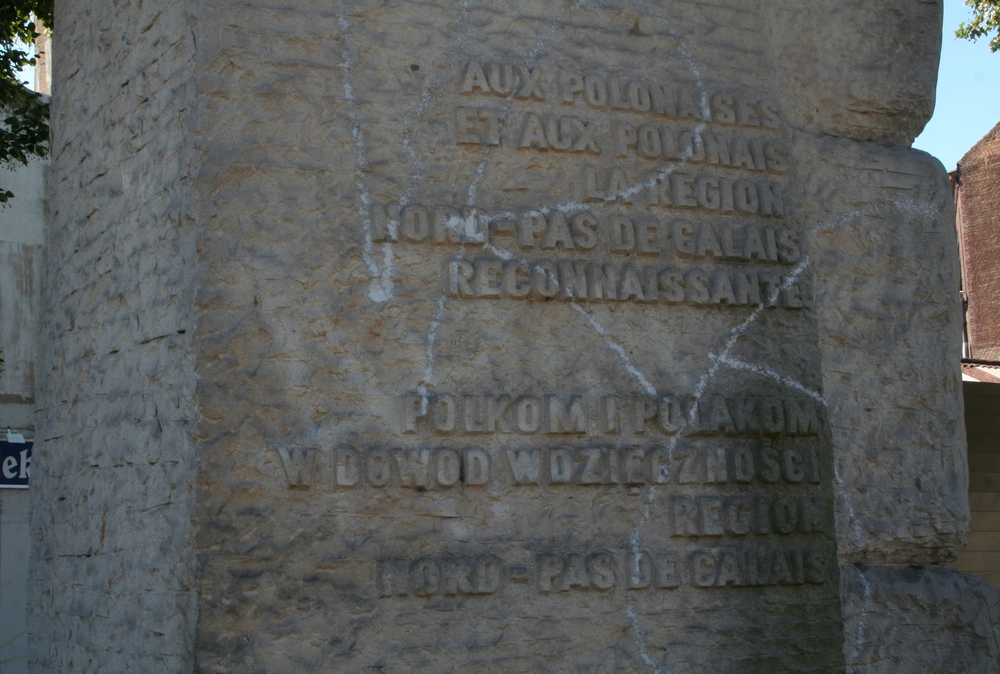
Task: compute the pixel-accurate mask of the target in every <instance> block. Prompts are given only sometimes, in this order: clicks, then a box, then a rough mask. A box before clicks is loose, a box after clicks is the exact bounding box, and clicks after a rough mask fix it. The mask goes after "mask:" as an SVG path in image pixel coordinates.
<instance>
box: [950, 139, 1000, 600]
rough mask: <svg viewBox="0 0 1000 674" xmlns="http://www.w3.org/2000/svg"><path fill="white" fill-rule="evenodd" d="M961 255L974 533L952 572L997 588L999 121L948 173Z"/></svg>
mask: <svg viewBox="0 0 1000 674" xmlns="http://www.w3.org/2000/svg"><path fill="white" fill-rule="evenodd" d="M951 179H952V189H953V192H954V195H955V207H956V208H955V211H956V212H955V225H956V227H957V228H958V241H959V247H960V250H961V256H962V294H963V297H964V299H965V305H966V316H965V335H964V337H965V339H964V353H963V354H962V355H963V356H964V358H963V359H962V379H963V380H964V381H963V383H962V387H963V393H964V395H965V430H966V437H967V439H968V448H969V450H968V451H969V453H968V458H969V509H970V511H971V516H972V522H971V528H972V534H971V536H970V538H969V544H968V545H967V546H966V547H965V550H963V551H962V554H961V555H960V556H959V558H958V560H957V561H956V562H955V564H954V568H955V569H956V570H958V571H962V572H965V573H969V574H972V575H975V576H979V577H980V578H983V579H984V580H986V581H988V582H990V583H992V584H993V586H994V587H996V588H1000V362H997V361H1000V124H997V125H996V126H995V127H993V129H992V130H991V131H990V132H989V133H987V134H986V135H985V136H983V137H982V139H980V141H979V142H978V143H976V144H975V145H973V146H972V148H971V149H970V150H969V151H968V152H966V153H965V156H964V157H962V159H961V160H960V161H959V163H958V168H957V169H956V170H955V171H954V172H953V173H952V174H951Z"/></svg>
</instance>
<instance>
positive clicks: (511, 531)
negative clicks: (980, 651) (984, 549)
mask: <svg viewBox="0 0 1000 674" xmlns="http://www.w3.org/2000/svg"><path fill="white" fill-rule="evenodd" d="M67 4H71V3H67ZM117 9H118V11H119V12H135V13H136V16H135V18H134V19H133V20H131V21H129V22H128V26H129V28H128V29H126V30H125V31H124V32H123V33H119V32H111V33H108V32H107V31H103V32H102V31H101V30H100V29H99V27H100V26H102V23H104V22H105V20H104V18H103V17H97V16H92V15H90V14H88V13H89V12H93V11H94V10H91V9H84V8H82V6H81V8H72V9H67V10H65V11H66V16H69V17H70V18H74V14H73V12H76V13H77V17H76V19H77V23H79V27H75V28H74V29H73V30H72V31H70V30H69V29H67V30H68V35H69V36H70V37H72V36H78V37H75V38H73V39H76V40H78V42H73V41H72V40H71V41H70V42H69V44H68V45H67V47H66V50H68V51H70V52H72V53H74V54H82V53H104V54H106V55H105V56H104V57H103V58H104V59H105V61H106V62H107V63H110V64H112V65H110V66H107V67H99V65H100V64H103V63H104V61H101V59H98V58H93V59H86V60H83V61H81V63H80V65H79V67H78V68H77V67H68V66H65V67H64V68H63V69H60V65H59V63H58V62H57V64H56V73H55V81H56V96H57V98H58V96H59V95H60V89H59V87H60V86H61V87H63V88H64V89H63V91H64V92H65V94H66V95H70V94H71V93H75V92H78V95H79V97H80V99H81V100H84V101H85V102H87V103H88V105H86V106H84V107H85V108H86V109H88V110H90V109H93V110H94V111H95V112H94V114H93V115H85V116H84V119H85V120H86V121H80V119H79V118H75V119H70V118H68V117H67V115H66V113H65V112H63V110H68V109H66V108H60V109H59V110H58V111H57V115H56V120H57V125H61V126H62V129H63V130H62V131H60V132H59V133H61V134H62V135H59V136H58V137H57V142H56V148H57V154H56V163H57V166H58V169H57V171H56V174H55V178H54V181H53V183H54V192H55V194H57V195H60V197H59V198H60V199H62V201H59V200H58V199H57V207H56V209H55V211H56V213H55V216H54V217H55V221H56V223H57V230H56V231H57V232H58V236H56V237H54V239H53V242H54V243H53V245H54V250H55V251H56V252H57V256H58V257H57V259H56V264H55V265H54V268H55V269H57V270H58V272H57V273H55V274H54V275H53V276H51V277H50V278H49V280H48V282H47V285H46V287H47V289H48V291H47V292H48V295H47V303H48V304H47V306H48V311H49V317H48V321H49V322H48V324H47V326H48V332H47V333H46V339H47V340H48V341H51V342H52V344H53V348H52V350H51V355H50V356H49V360H47V361H46V365H45V367H43V368H42V369H41V371H42V372H43V376H44V377H45V379H44V380H43V390H45V391H46V394H45V396H44V397H43V399H42V400H43V402H42V415H41V417H40V420H41V426H40V428H41V432H42V437H43V443H42V447H43V451H46V452H50V453H51V454H50V455H47V456H51V458H48V459H46V460H47V462H48V464H49V465H48V466H47V467H46V468H45V469H44V471H43V473H42V480H41V484H42V489H41V490H40V493H42V494H45V496H46V498H48V499H49V500H50V501H51V503H52V504H54V505H52V506H49V507H48V509H47V510H45V511H43V513H42V514H40V515H39V516H38V520H37V522H38V526H37V527H36V529H37V531H38V532H39V533H38V539H37V541H36V546H37V550H38V552H36V554H35V556H36V559H38V560H44V561H45V562H46V565H45V568H44V569H42V570H40V571H38V572H37V574H36V580H35V581H34V583H33V588H34V591H35V592H36V597H37V608H36V609H35V616H34V620H35V625H37V627H36V628H35V640H36V642H37V643H38V644H39V646H38V647H39V649H40V650H39V654H38V655H37V657H36V662H37V663H38V664H39V666H40V667H42V668H48V669H49V670H52V671H55V670H58V669H59V668H60V667H62V668H63V669H65V668H67V666H68V665H69V663H71V662H72V663H73V665H72V666H74V667H75V666H78V664H77V663H80V662H84V661H85V660H86V661H88V662H91V663H94V664H93V665H92V668H93V669H98V668H100V667H104V668H105V669H109V670H113V671H118V670H120V669H124V667H125V666H126V665H129V666H135V667H137V668H141V667H142V665H141V664H137V663H139V662H140V660H141V658H143V657H149V654H150V653H151V652H152V649H153V648H154V647H159V645H158V644H157V643H156V642H157V639H159V638H160V637H157V636H156V635H157V634H160V635H164V636H163V637H162V638H163V640H164V642H165V643H169V647H163V648H165V649H166V650H164V651H163V652H167V653H169V655H168V656H165V658H167V664H168V668H171V669H173V668H176V669H181V670H184V669H185V668H186V669H187V670H190V669H192V668H193V669H194V671H198V672H231V671H282V672H299V671H302V672H306V671H328V670H334V671H345V672H356V671H358V672H360V671H369V670H371V669H383V670H387V671H421V672H438V671H441V672H445V671H448V672H452V671H475V672H490V671H497V672H500V671H502V672H543V671H547V672H556V671H585V672H610V671H636V672H639V671H651V672H733V671H747V672H773V671H799V672H841V671H844V668H845V660H844V658H845V652H847V653H848V656H849V657H850V658H854V659H857V658H858V657H860V656H859V655H856V654H852V652H848V651H845V646H844V644H845V632H844V623H843V621H842V619H841V615H842V605H847V604H850V602H852V601H854V598H853V596H852V595H850V594H849V592H850V590H849V589H848V590H845V587H847V586H845V585H844V584H843V583H842V582H841V578H840V569H841V563H844V562H875V563H905V562H911V561H918V562H929V561H947V560H950V559H952V558H953V557H954V555H955V553H956V551H957V549H958V547H959V546H960V545H961V543H962V540H963V535H965V534H964V531H965V530H966V529H967V527H968V512H967V510H968V508H967V504H966V501H965V496H964V488H965V483H964V480H965V477H964V475H965V467H964V463H963V461H964V459H963V458H962V455H961V446H960V444H958V441H957V440H955V439H954V438H956V437H959V436H960V433H961V422H960V419H961V400H960V397H959V394H960V391H959V389H958V387H957V381H958V372H957V370H958V368H957V363H956V364H955V365H954V366H953V365H952V364H951V363H950V360H949V358H948V355H947V354H948V352H949V349H951V350H952V351H953V350H954V349H952V346H953V342H954V341H955V340H954V339H953V337H957V335H958V334H959V332H958V330H959V325H960V318H959V316H958V312H957V308H956V306H957V305H956V303H955V299H956V298H955V297H954V294H953V292H952V289H953V287H954V285H955V281H956V278H957V277H956V272H955V266H954V260H953V258H954V251H953V250H952V248H953V247H954V235H953V234H951V233H949V231H948V230H947V227H946V226H945V225H946V219H947V217H948V214H949V212H950V208H951V203H950V200H949V197H948V194H947V190H946V189H945V185H946V182H945V180H944V179H943V172H942V170H941V167H940V165H939V164H938V163H936V162H934V161H931V160H929V159H928V158H927V157H926V156H925V155H922V154H921V153H917V152H914V151H911V150H909V149H906V148H904V147H900V146H893V145H886V144H884V143H903V144H905V143H908V142H909V141H910V140H911V139H912V138H913V137H914V136H915V135H916V133H918V132H919V130H920V127H921V126H922V125H923V123H924V122H925V121H926V119H927V117H928V116H929V114H930V110H931V107H932V94H933V85H934V76H933V70H934V66H935V65H936V60H937V39H938V32H937V31H938V30H939V26H940V9H941V8H940V3H938V2H919V3H913V2H902V0H893V1H883V2H875V3H860V2H852V3H840V4H838V6H837V8H835V9H831V8H830V7H829V3H820V2H805V3H803V2H800V1H798V2H792V1H791V0H788V1H780V2H770V3H766V6H763V4H762V3H752V2H747V1H742V0H726V1H724V2H718V3H713V4H711V5H707V4H705V3H703V2H690V1H677V2H656V3H649V2H635V3H626V2H605V3H593V2H566V3H551V2H489V3H463V4H461V5H454V4H453V3H443V2H404V1H395V2H382V1H381V0H380V1H377V2H376V1H367V0H366V1H362V2H352V3H346V4H340V5H331V4H330V3H320V2H306V1H304V0H303V1H300V2H295V3H286V4H281V5H267V6H262V5H258V4H248V3H242V2H234V1H230V0H205V1H203V2H198V3H192V5H191V6H190V7H188V6H176V7H175V6H170V7H169V8H167V7H166V6H163V7H161V6H159V5H150V4H143V5H142V6H141V8H140V7H139V5H135V6H133V5H129V4H122V5H120V6H119V7H118V8H117ZM161 10H162V11H161ZM188 10H190V12H191V14H190V15H189V14H188V13H187V12H188ZM108 11H109V12H110V10H108ZM109 16H110V14H109ZM145 17H148V18H145ZM147 26H150V27H149V28H147ZM193 30H196V31H197V39H196V41H195V40H194V38H193V37H192V31H193ZM129 31H134V33H133V32H129ZM56 35H57V39H62V38H60V37H59V35H60V33H59V32H58V31H57V33H56ZM107 35H116V36H118V35H121V36H123V37H122V38H121V39H122V42H123V43H126V44H129V50H128V56H127V57H126V58H124V59H121V58H119V59H118V60H115V58H117V57H112V55H113V54H119V53H120V45H119V44H118V43H115V42H111V43H109V42H107V40H108V38H107ZM100 36H103V37H100ZM66 39H69V38H66ZM117 39H118V38H117V37H116V38H115V40H117ZM87 40H91V41H93V42H94V45H96V46H97V47H102V48H103V52H101V49H95V48H94V46H92V45H91V44H90V43H89V42H87ZM101 40H104V41H105V42H101ZM195 44H197V52H196V53H195V49H194V45H195ZM73 45H76V46H78V47H79V48H77V49H72V46H73ZM890 45H891V46H890ZM61 51H62V50H60V48H59V46H58V45H56V53H61ZM80 58H82V57H80ZM192 64H193V65H192ZM192 68H193V71H192ZM96 73H100V75H99V76H100V77H101V78H105V79H106V82H107V83H106V85H105V87H98V86H93V85H94V82H95V80H94V76H97V75H96ZM83 74H87V75H88V77H86V78H84V77H83V76H82V75H83ZM92 75H93V76H92ZM101 81H105V80H101ZM84 82H86V83H89V84H90V85H91V86H89V87H85V86H84ZM112 82H114V86H115V87H118V88H117V89H114V91H116V92H117V91H119V90H121V91H124V92H126V93H125V95H124V96H122V100H120V101H119V99H118V98H115V99H114V100H113V101H108V100H105V99H106V98H107V90H108V89H109V88H110V87H111V83H112ZM126 82H128V83H129V84H128V85H127V86H124V87H122V86H121V85H122V84H124V83H126ZM859 82H860V83H861V84H858V83H859ZM74 87H75V88H74ZM144 92H148V93H144ZM101 95H104V96H105V99H100V96H101ZM117 95H118V94H116V96H117ZM88 96H89V97H91V98H88ZM129 97H134V98H133V99H132V100H131V101H129V102H127V101H126V100H125V99H127V98H129ZM66 100H70V99H66ZM90 101H94V103H95V105H94V107H93V108H91V107H90V105H89V102H90ZM98 102H100V103H102V104H98ZM64 105H66V104H64ZM191 110H196V112H195V113H194V114H192V113H191ZM111 122H115V124H114V125H112V124H111ZM126 129H127V130H128V131H127V132H126ZM135 133H139V134H142V133H148V134H152V135H151V136H150V137H149V138H148V142H134V144H133V145H128V144H127V143H128V142H130V141H129V139H130V138H131V137H132V136H131V134H135ZM115 134H118V135H115ZM119 136H121V140H120V141H119V142H110V141H108V140H107V138H108V137H110V138H114V139H117V138H119ZM144 138H145V137H144ZM871 141H879V143H883V144H878V143H873V142H871ZM105 143H107V145H105ZM108 147H111V148H112V150H111V151H109V150H108ZM140 148H141V149H140ZM194 150H197V155H194V154H192V152H193V151H194ZM115 152H118V153H119V154H115ZM164 157H168V158H169V161H164V159H163V158H164ZM81 162H82V163H81ZM165 167H169V170H168V169H167V168H165ZM119 169H120V170H119ZM119 175H121V176H122V180H120V181H119V180H117V179H115V180H112V179H110V178H109V177H108V176H119ZM140 176H141V177H142V180H139V177H140ZM74 181H75V183H74ZM88 181H92V182H88ZM71 184H73V185H76V184H79V185H81V186H83V187H85V189H84V190H83V192H84V193H83V195H82V196H81V195H80V194H74V196H73V198H72V199H70V198H68V197H67V196H66V193H67V192H68V187H67V186H68V185H71ZM88 215H89V217H88ZM195 237H196V238H197V243H196V248H195V243H194V240H195ZM130 252H131V253H132V254H131V255H130ZM133 260H134V261H135V262H136V263H137V264H135V265H133V264H132V261H133ZM93 269H96V272H97V273H96V274H94V273H89V272H90V270H93ZM144 288H145V290H143V289H144ZM192 291H196V292H192ZM136 326H138V327H136ZM194 328H196V329H194ZM180 330H184V331H185V332H184V334H178V332H179V331H180ZM132 331H135V332H141V333H142V334H141V336H133V332H132ZM88 349H89V350H88ZM130 354H134V358H132V357H131V356H130ZM192 368H193V369H192ZM195 374H196V375H197V376H196V377H195ZM102 378H104V379H102ZM84 385H88V386H89V387H90V388H89V390H88V393H90V397H89V398H87V399H84V398H83V389H82V387H83V386H84ZM195 385H196V386H197V388H196V389H193V388H192V387H193V386H195ZM94 391H96V392H97V393H98V395H93V392H94ZM138 402H142V403H143V404H144V405H145V407H136V405H137V403H138ZM195 404H196V405H197V416H196V417H195V416H194V411H195V407H194V406H195ZM164 410H167V411H166V412H164ZM157 415H161V416H160V417H159V420H158V417H157ZM162 415H165V416H166V420H163V418H162ZM195 418H196V419H197V422H196V424H193V423H192V422H193V421H194V420H195ZM126 429H128V432H126ZM154 429H155V432H154ZM157 432H160V433H162V436H158V435H157V434H156V433H157ZM97 433H101V434H102V435H97ZM60 447H65V448H66V449H65V450H64V451H62V452H60V451H59V448H60ZM126 447H127V452H126ZM137 450H138V451H137ZM195 451H196V452H197V457H198V464H197V495H196V503H195V504H194V505H193V506H192V503H191V497H190V492H189V491H188V490H189V487H190V485H191V481H192V479H194V471H195V468H194V464H193V462H192V458H193V456H194V454H195ZM147 455H148V456H147ZM81 459H83V462H82V464H81V463H80V462H81ZM143 461H145V463H142V462H143ZM111 485H114V489H110V488H109V487H110V486H111ZM84 495H86V497H87V499H86V501H84ZM61 496H64V497H65V501H60V500H58V499H59V497H61ZM136 503H141V504H142V505H141V507H136V506H135V505H134V504H136ZM139 511H143V512H142V514H141V515H140V514H139ZM71 512H72V513H74V516H76V517H78V516H79V515H80V514H82V513H86V514H90V515H91V517H92V521H93V522H94V524H93V525H84V526H83V527H80V526H77V527H76V529H75V530H73V531H68V530H67V524H64V523H66V522H70V521H71V520H70V515H69V513H71ZM133 513H134V514H136V517H134V518H129V517H128V515H130V514H133ZM192 516H193V517H194V518H195V519H194V524H193V525H192V522H191V520H190V518H191V517H192ZM98 518H100V519H98ZM97 522H100V524H99V525H98V524H97ZM106 540H107V541H110V542H105V541H106ZM153 540H156V541H157V542H158V545H156V546H150V545H144V543H148V542H150V541H153ZM160 541H164V542H163V543H162V544H159V542H160ZM126 544H128V545H130V546H131V548H130V549H129V550H124V549H123V546H124V545H126ZM192 545H194V546H195V547H196V549H197V554H198V560H199V564H198V576H197V587H198V596H199V600H198V623H197V637H196V641H195V639H194V632H193V629H194V605H193V592H192V585H191V582H192V580H193V578H194V575H193V567H192V566H191V565H190V562H191V559H190V555H191V550H192V547H191V546H192ZM152 551H156V552H152ZM143 554H145V555H150V554H152V555H153V557H152V558H146V557H143ZM140 562H141V564H140ZM850 568H853V567H850ZM873 582H875V583H876V584H877V585H879V588H878V589H879V591H884V592H886V593H889V592H891V591H892V588H893V587H894V586H895V585H894V583H895V581H892V580H891V579H887V580H885V581H884V582H883V581H882V580H877V581H873ZM57 583H63V584H65V583H69V584H70V585H72V586H74V587H78V588H84V589H83V590H79V592H81V593H82V596H79V597H78V598H74V599H68V598H67V597H66V596H64V595H60V594H56V593H55V592H54V590H53V589H52V588H53V587H55V585H56V584H57ZM883 585H884V587H883ZM98 587H100V591H98V590H97V588H98ZM143 592H144V594H143V600H144V601H147V602H148V603H147V604H145V606H148V607H149V608H150V610H153V609H160V610H161V614H159V615H156V616H146V617H143V619H141V620H140V619H137V620H136V622H137V624H141V625H148V624H150V623H151V622H155V621H156V620H159V621H160V626H159V627H157V628H156V629H155V630H152V631H151V632H143V633H142V636H139V635H137V634H135V633H133V632H129V637H128V638H129V639H132V640H133V641H128V640H126V641H122V640H120V639H117V640H116V639H111V638H106V637H110V636H111V635H112V634H115V635H117V634H120V633H121V631H122V630H125V626H126V625H127V624H128V620H129V619H130V618H131V617H132V616H133V615H134V614H130V613H129V611H134V604H129V603H128V602H127V600H126V598H127V597H129V596H130V595H138V594H141V593H143ZM845 593H847V594H845ZM168 596H169V601H168V600H167V597H168ZM851 605H853V604H851ZM97 615H99V616H102V617H103V618H102V620H100V621H95V620H94V619H93V617H92V616H97ZM104 616H106V617H104ZM896 618H897V620H903V619H904V618H903V617H902V616H896ZM887 620H889V618H887ZM956 629H959V628H957V627H956ZM116 630H117V631H116ZM847 634H848V636H849V637H853V635H854V634H855V632H850V631H849V632H847ZM865 634H866V636H864V637H863V638H862V640H861V642H862V643H867V640H869V636H867V633H865ZM150 635H152V636H150ZM44 636H50V638H49V639H48V640H45V639H44V638H43V637H44ZM107 643H116V644H119V643H123V644H125V646H124V647H123V648H122V651H121V652H120V653H116V654H111V653H106V652H105V653H98V652H97V650H96V647H95V646H94V644H101V645H102V647H103V645H104V644H107ZM851 643H852V644H853V643H855V642H851ZM88 645H89V646H88ZM88 647H89V649H90V650H88ZM171 649H172V650H171ZM859 652H860V651H859ZM87 658H89V660H87ZM170 658H172V659H170ZM192 658H193V660H192Z"/></svg>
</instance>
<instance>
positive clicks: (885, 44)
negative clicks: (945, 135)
mask: <svg viewBox="0 0 1000 674" xmlns="http://www.w3.org/2000/svg"><path fill="white" fill-rule="evenodd" d="M943 7H944V5H943V3H942V2H941V0H879V1H877V2H865V1H864V0H850V1H849V2H837V3H830V2H826V1H825V0H809V1H807V2H782V3H767V8H766V9H764V10H763V11H764V12H765V13H767V12H770V13H772V14H771V16H770V17H769V21H768V22H767V24H766V25H767V27H768V28H767V30H768V31H769V33H768V34H769V37H771V45H772V49H774V52H775V65H776V68H775V71H774V73H775V77H776V79H777V81H778V82H779V83H780V86H781V87H782V88H783V89H784V92H785V94H786V97H787V100H788V101H789V103H788V104H786V105H787V108H788V114H789V115H790V116H791V117H792V118H793V123H795V124H796V125H797V126H801V127H802V128H804V129H808V130H812V131H816V132H819V133H826V134H830V135H835V136H842V137H845V138H852V139H855V140H871V141H878V142H883V143H896V144H900V145H907V146H908V145H909V144H910V143H912V142H913V139H914V138H916V137H917V136H918V135H920V132H921V131H922V130H923V128H924V125H925V124H926V123H927V120H928V119H930V117H931V113H932V112H933V111H934V94H935V87H936V86H937V68H938V60H939V58H940V55H941V24H942V20H943Z"/></svg>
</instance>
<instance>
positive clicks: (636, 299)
mask: <svg viewBox="0 0 1000 674" xmlns="http://www.w3.org/2000/svg"><path fill="white" fill-rule="evenodd" d="M457 93H458V96H459V98H460V99H461V100H462V101H467V102H468V104H463V105H460V106H458V107H457V108H456V112H455V138H456V143H457V145H459V146H463V147H468V148H472V149H475V148H481V149H482V148H498V149H500V150H501V151H505V150H508V149H510V150H514V151H539V152H549V151H552V152H557V153H558V152H565V153H569V154H574V153H575V154H576V155H578V156H580V157H581V158H582V161H581V163H579V165H578V166H577V167H576V168H575V169H572V170H574V171H577V172H578V173H577V176H578V179H577V180H576V185H577V188H576V189H577V190H578V192H577V194H576V195H575V197H572V198H570V200H569V201H568V202H567V203H566V204H563V205H557V204H549V205H545V204H540V205H538V206H537V207H536V208H533V209H531V208H529V209H515V210H509V209H489V208H485V209H484V208H470V207H466V208H456V207H454V206H452V205H450V204H433V203H412V202H403V203H388V204H387V203H376V204H373V205H372V207H371V208H370V214H371V219H370V223H369V234H370V236H371V239H372V241H373V243H401V244H404V245H407V246H420V247H424V246H432V247H446V248H447V247H451V248H454V249H457V251H458V252H459V255H458V256H457V257H453V258H451V259H446V260H445V261H444V263H443V264H442V265H441V289H442V291H443V292H444V293H445V294H446V295H447V296H448V297H450V298H454V299H493V300H517V299H522V300H523V299H541V300H548V299H561V300H569V301H581V302H633V303H642V304H647V305H660V306H664V305H674V304H684V305H690V306H712V305H714V306H720V305H721V306H726V307H762V308H780V309H801V308H803V307H804V306H808V305H809V303H810V302H811V292H810V290H809V289H808V288H805V287H803V286H802V283H803V281H802V280H801V279H799V278H798V274H782V273H781V272H779V271H776V270H775V269H774V268H775V267H781V266H787V267H792V266H793V265H796V264H797V263H798V262H800V261H801V260H802V258H803V257H804V254H805V250H804V246H805V242H804V241H802V240H801V238H800V235H799V233H798V231H797V230H796V229H795V227H794V226H792V224H791V223H788V222H786V220H787V218H788V212H789V209H788V204H787V203H786V194H785V189H784V185H785V181H784V177H785V176H786V175H787V174H788V172H789V167H790V163H791V158H790V157H789V152H788V149H787V147H786V146H785V145H784V144H783V141H782V140H781V138H782V136H781V135H780V134H779V133H778V132H779V131H780V130H781V128H782V120H781V116H780V110H779V108H778V106H777V104H775V103H774V102H772V101H769V100H767V99H765V98H761V97H755V96H747V95H744V94H741V95H735V94H734V95H730V94H727V93H725V92H697V91H695V90H693V89H692V88H689V87H684V86H675V85H670V84H667V83H664V82H654V81H650V80H649V79H648V78H643V77H640V76H637V75H628V74H625V75H611V74H606V73H575V72H572V71H570V70H565V69H559V70H551V71H549V70H546V69H544V68H541V67H525V66H519V65H516V64H513V63H496V62H480V61H470V62H468V63H466V64H465V66H464V68H463V69H462V74H461V77H460V82H459V83H458V87H457ZM498 97H499V98H503V99H504V101H505V103H504V105H503V106H502V107H499V108H498V107H495V106H496V101H497V98H498ZM490 101H494V103H493V104H492V106H491V104H490ZM480 103H481V104H480ZM512 106H513V107H512ZM525 106H527V108H525ZM532 106H542V108H544V109H542V108H539V109H538V110H537V111H536V110H532V109H531V107H532ZM546 110H548V111H546ZM553 110H555V111H556V112H553ZM594 115H597V117H594ZM553 191H554V192H555V193H558V194H566V195H568V193H569V191H570V190H569V189H568V187H567V188H565V189H560V188H559V186H558V185H556V186H555V189H554V190H553ZM468 245H473V246H476V245H478V246H480V247H481V253H479V254H478V255H474V256H472V257H471V259H470V258H467V257H466V246H468ZM428 252H430V251H428ZM540 254H541V255H543V257H539V255H540ZM671 263H672V264H671ZM734 265H735V267H734Z"/></svg>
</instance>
